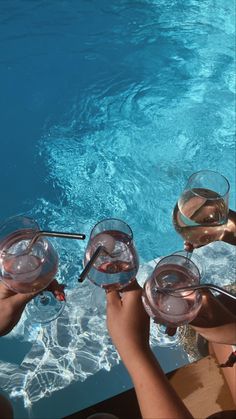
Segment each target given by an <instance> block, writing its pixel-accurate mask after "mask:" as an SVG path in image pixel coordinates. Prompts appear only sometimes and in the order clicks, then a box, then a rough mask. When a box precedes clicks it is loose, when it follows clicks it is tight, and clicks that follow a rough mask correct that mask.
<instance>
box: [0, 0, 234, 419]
mask: <svg viewBox="0 0 236 419" xmlns="http://www.w3.org/2000/svg"><path fill="white" fill-rule="evenodd" d="M234 10H235V1H234V0H224V1H223V2H222V1H221V0H202V1H201V2H199V1H197V0H189V1H185V0H173V1H171V2H167V1H166V0H137V1H128V0H63V1H52V0H51V1H50V0H35V1H27V0H11V1H8V0H1V2H0V50H1V54H0V84H1V87H0V92H1V93H0V106H1V112H0V127H1V151H2V158H1V165H2V176H1V181H0V182H1V195H2V205H1V219H2V220H3V219H4V218H6V217H8V216H10V215H14V214H16V213H28V214H30V215H32V216H34V217H35V218H36V219H37V221H38V222H39V224H40V225H41V226H42V227H44V228H45V227H46V228H50V229H57V230H71V231H82V232H85V233H86V234H88V233H89V231H90V229H91V227H92V226H93V225H94V224H95V223H96V222H97V221H98V220H100V219H102V218H105V217H117V218H121V219H124V220H125V221H126V222H127V223H129V224H130V226H131V227H132V229H133V232H134V237H135V241H136V245H137V248H138V251H139V254H140V259H141V262H142V263H144V262H147V261H149V260H151V259H153V258H155V257H157V256H160V255H164V254H168V253H170V252H172V251H174V250H176V249H178V248H180V247H182V241H181V239H180V238H179V237H178V236H177V234H176V233H175V232H174V230H173V227H172V224H171V213H172V208H173V206H174V205H175V202H176V199H177V198H178V195H179V193H180V191H181V190H182V188H183V186H184V184H185V182H186V180H187V178H188V177H189V175H190V174H192V173H193V172H194V171H197V170H200V169H203V168H208V169H212V170H218V171H220V172H221V173H223V174H224V175H225V176H226V177H227V178H228V179H229V181H230V184H231V194H230V205H231V207H232V208H235V175H236V167H235V142H234V127H235V109H234V104H235V96H234V94H235V80H234V69H235V44H234V36H235V33H234V30H235V29H234V28H235V16H234ZM54 244H55V246H56V248H57V250H58V252H59V254H60V271H59V279H62V280H63V281H64V282H66V283H67V284H68V289H69V291H68V292H70V289H72V288H73V287H75V286H76V287H77V282H76V279H77V276H78V272H80V270H81V267H82V263H81V260H82V256H83V252H84V247H85V244H84V243H79V242H76V243H75V242H68V241H61V240H57V241H55V242H54ZM89 292H90V288H89V285H86V284H85V286H84V287H83V289H82V291H81V293H82V295H83V296H84V301H87V300H86V298H87V296H88V293H89ZM74 304H76V301H75V302H74ZM78 305H79V307H78V310H77V311H76V310H74V312H73V315H74V320H76V319H77V320H78V319H80V318H81V316H82V315H83V313H84V311H83V310H86V307H83V303H82V302H81V304H78ZM81 306H82V308H81ZM79 310H82V314H81V312H80V311H79ZM70 320H71V319H70ZM63 321H64V320H63ZM87 321H88V319H87ZM68 324H70V322H69V321H68ZM22 327H23V326H22V325H20V327H19V330H18V331H17V332H16V336H15V335H13V337H8V338H6V340H4V342H5V343H4V345H6V346H7V345H8V341H7V339H11V338H12V339H19V341H22V339H23V338H22V336H23V332H22ZM51 327H52V330H51V333H56V332H55V330H54V331H53V327H55V326H51ZM57 327H59V330H60V333H61V336H64V337H63V339H64V340H63V344H62V343H61V342H60V344H61V345H62V346H63V345H64V346H63V347H64V352H65V353H66V348H67V347H68V345H67V343H66V342H67V337H66V336H65V332H63V330H64V329H63V322H62V324H61V325H60V324H59V326H58V323H57ZM86 327H87V326H86ZM23 330H24V329H23ZM83 330H87V329H86V328H85V329H83ZM40 333H43V332H42V331H41V332H40ZM74 333H75V331H74ZM76 333H78V334H79V333H81V330H80V331H78V330H76ZM46 336H47V337H46V338H45V339H46V341H48V340H50V339H49V338H48V336H50V334H49V335H46ZM53 336H54V337H55V334H54V335H53ZM70 336H72V334H71V333H70ZM4 339H5V338H4ZM33 339H34V337H33V338H32V337H31V338H29V339H28V341H29V342H32V340H33ZM25 340H26V341H27V339H25ZM104 342H105V344H106V345H109V344H108V341H104ZM44 344H45V341H44ZM77 344H78V342H77V341H76V340H75V344H74V346H72V349H71V350H72V352H73V354H74V353H75V349H76V347H77V346H78V345H77ZM25 345H26V346H27V343H25ZM76 345H77V346H76ZM81 345H82V343H81ZM62 346H61V347H62ZM7 348H8V346H7ZM19 348H20V347H19ZM24 348H25V347H24ZM35 348H36V349H35V351H36V353H37V354H38V353H39V352H37V351H39V349H38V347H37V345H36V346H35ZM101 348H104V345H101ZM96 349H97V347H96V348H95V350H96ZM19 350H20V349H19ZM24 350H25V349H24ZM23 352H24V351H23ZM32 353H33V355H34V352H32ZM114 354H115V352H114V351H112V349H111V352H110V355H109V356H110V357H111V358H112V357H115V355H114ZM1 355H2V353H1ZM33 355H32V356H33ZM30 356H31V355H30ZM73 356H74V355H73ZM84 357H85V358H86V357H87V358H86V359H88V355H86V356H84ZM1 359H3V360H4V362H5V365H6V359H5V358H4V355H2V356H1ZM32 359H33V358H32ZM91 359H92V356H90V362H92V361H91ZM109 359H110V358H109ZM8 362H10V361H9V360H8ZM11 362H13V364H14V362H15V364H14V365H18V364H20V363H21V362H22V359H21V360H20V361H19V360H18V359H17V360H16V359H15V360H14V356H13V359H11ZM11 362H10V364H11ZM78 362H79V361H78ZM109 362H111V363H112V361H111V359H110V360H109ZM10 364H9V365H10ZM13 364H11V365H13ZM26 365H27V362H26ZM104 365H105V367H106V365H107V364H106V363H105V361H104ZM104 365H102V364H101V365H100V366H99V369H102V368H103V367H104ZM21 368H23V369H24V368H26V366H24V365H23V367H21ZM45 370H46V371H50V368H49V367H48V365H47V362H45ZM95 370H96V369H95ZM95 370H94V371H95ZM12 371H13V370H12ZM76 371H78V370H76ZM86 371H88V375H89V374H90V373H93V372H91V371H93V368H92V367H91V366H90V367H88V370H86ZM32 374H33V372H32ZM68 374H69V373H68ZM84 374H85V375H86V373H84ZM72 375H73V374H72ZM86 377H87V376H86ZM73 379H76V377H75V376H73V377H72V376H69V375H67V376H66V373H65V374H64V378H63V379H62V382H61V383H60V384H59V385H58V388H63V386H64V387H65V386H66V385H67V384H68V383H70V382H71V381H72V380H73ZM22 380H23V381H24V380H25V375H24V374H23V379H22ZM19 382H20V380H19ZM24 382H25V381H24ZM50 385H51V384H50ZM19 388H20V385H19ZM19 388H18V387H17V390H16V393H17V392H18V393H19V391H20V390H19ZM40 388H41V387H40ZM8 389H9V386H8ZM40 391H41V390H40V389H39V390H38V389H37V386H36V387H34V390H32V391H31V390H30V391H29V394H30V395H29V398H30V400H31V402H32V401H33V402H34V401H37V400H39V399H40V398H42V394H44V393H43V392H41V393H40ZM47 391H48V392H49V393H50V391H49V390H47ZM52 391H55V388H53V386H52ZM13 393H14V392H13ZM18 393H17V394H18ZM69 413H70V412H69V411H68V414H69ZM52 417H53V416H52Z"/></svg>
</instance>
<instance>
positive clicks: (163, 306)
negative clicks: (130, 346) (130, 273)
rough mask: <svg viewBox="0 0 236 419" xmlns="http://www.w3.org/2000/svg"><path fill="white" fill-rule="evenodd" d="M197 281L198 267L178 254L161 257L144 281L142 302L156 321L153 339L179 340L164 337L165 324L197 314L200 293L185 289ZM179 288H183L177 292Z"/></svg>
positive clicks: (163, 341) (172, 324)
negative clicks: (154, 337)
mask: <svg viewBox="0 0 236 419" xmlns="http://www.w3.org/2000/svg"><path fill="white" fill-rule="evenodd" d="M199 283H200V274H199V270H198V268H197V266H196V265H195V264H194V263H193V262H192V260H190V259H188V258H186V257H185V256H182V255H180V254H172V255H170V256H166V257H164V258H163V259H161V260H160V261H159V262H158V263H157V265H156V267H155V269H154V271H153V273H152V274H151V276H150V277H149V278H148V279H147V281H146V282H145V284H144V290H143V296H142V299H143V304H144V308H145V309H146V311H147V313H148V314H149V316H150V317H151V318H153V320H154V322H155V323H157V324H158V325H157V329H156V330H157V332H156V338H157V341H158V344H159V345H160V346H174V345H176V344H177V343H179V342H180V337H181V335H179V336H178V335H177V336H174V337H173V336H171V337H170V336H169V337H167V335H166V334H165V333H166V327H168V328H172V329H174V328H176V327H178V326H182V325H185V324H187V323H189V322H190V321H192V320H193V319H194V318H195V317H196V315H197V313H198V311H199V310H200V307H201V302H202V298H201V293H199V291H194V290H189V291H188V290H187V287H188V286H192V285H199ZM182 287H183V288H185V290H180V291H178V288H182ZM161 325H165V326H164V327H163V326H161Z"/></svg>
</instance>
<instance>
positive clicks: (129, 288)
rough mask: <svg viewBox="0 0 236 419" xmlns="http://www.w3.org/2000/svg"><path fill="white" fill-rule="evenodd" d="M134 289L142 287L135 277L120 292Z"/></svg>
mask: <svg viewBox="0 0 236 419" xmlns="http://www.w3.org/2000/svg"><path fill="white" fill-rule="evenodd" d="M135 290H142V287H140V285H139V284H138V282H137V280H136V278H135V280H134V281H132V282H131V283H130V284H128V285H127V286H126V287H125V288H124V289H123V290H121V293H125V292H127V291H135Z"/></svg>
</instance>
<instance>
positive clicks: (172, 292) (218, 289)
mask: <svg viewBox="0 0 236 419" xmlns="http://www.w3.org/2000/svg"><path fill="white" fill-rule="evenodd" d="M201 289H210V290H214V291H216V292H219V293H220V294H225V295H227V297H230V298H233V299H234V300H236V295H235V294H232V293H231V292H229V291H226V290H225V289H224V288H221V287H218V285H214V284H200V285H190V286H189V287H180V288H174V289H173V288H168V287H166V288H159V287H157V288H156V291H158V292H162V293H164V294H169V295H172V296H174V297H176V295H175V293H176V292H181V291H196V290H201Z"/></svg>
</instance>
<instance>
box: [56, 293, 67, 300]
mask: <svg viewBox="0 0 236 419" xmlns="http://www.w3.org/2000/svg"><path fill="white" fill-rule="evenodd" d="M57 299H58V300H59V301H66V298H65V296H64V295H63V294H59V295H57Z"/></svg>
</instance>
